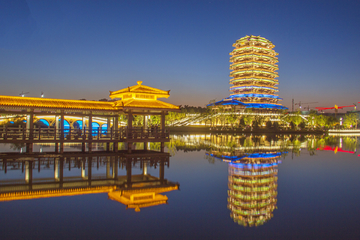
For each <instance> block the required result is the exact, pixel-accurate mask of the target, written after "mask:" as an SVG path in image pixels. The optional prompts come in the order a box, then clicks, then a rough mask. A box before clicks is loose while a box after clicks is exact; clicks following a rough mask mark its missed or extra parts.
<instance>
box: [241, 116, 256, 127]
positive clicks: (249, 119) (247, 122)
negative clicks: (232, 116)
mask: <svg viewBox="0 0 360 240" xmlns="http://www.w3.org/2000/svg"><path fill="white" fill-rule="evenodd" d="M242 120H243V121H244V124H245V126H251V124H252V122H253V121H254V116H252V115H244V117H243V118H242Z"/></svg>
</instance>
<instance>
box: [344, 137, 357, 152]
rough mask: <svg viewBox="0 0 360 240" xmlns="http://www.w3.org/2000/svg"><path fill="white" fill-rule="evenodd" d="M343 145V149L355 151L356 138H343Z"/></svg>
mask: <svg viewBox="0 0 360 240" xmlns="http://www.w3.org/2000/svg"><path fill="white" fill-rule="evenodd" d="M343 144H344V148H345V149H348V150H351V151H356V149H357V137H344V138H343Z"/></svg>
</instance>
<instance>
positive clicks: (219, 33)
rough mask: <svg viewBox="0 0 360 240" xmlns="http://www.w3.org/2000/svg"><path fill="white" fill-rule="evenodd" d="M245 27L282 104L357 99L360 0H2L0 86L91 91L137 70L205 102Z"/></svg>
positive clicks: (214, 93) (98, 93) (223, 87)
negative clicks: (270, 56)
mask: <svg viewBox="0 0 360 240" xmlns="http://www.w3.org/2000/svg"><path fill="white" fill-rule="evenodd" d="M246 35H256V36H259V35H260V36H262V37H265V38H267V39H269V40H270V41H272V42H273V44H275V46H276V47H275V51H276V52H278V53H279V56H278V58H279V70H278V73H279V78H278V80H279V83H280V84H279V85H278V87H279V93H278V94H279V96H280V97H282V98H283V101H282V103H283V104H284V105H285V106H287V107H289V108H291V99H292V98H294V99H295V102H298V101H302V102H319V103H318V104H312V105H310V107H330V106H333V105H334V104H337V105H339V106H341V105H351V104H353V103H357V102H360V96H359V90H360V1H346V0H342V1H340V0H339V1H331V0H327V1H316V0H311V1H306V0H301V1H276V0H274V1H269V0H267V1H240V0H237V1H226V0H224V1H215V0H208V1H196V0H191V1H185V0H179V1H171V0H164V1H90V0H86V1H65V0H61V1H49V0H44V1H40V0H33V1H32V0H28V1H25V0H22V1H21V0H1V1H0V81H1V88H0V95H14V96H18V95H19V93H21V92H22V91H24V92H30V93H29V94H28V95H27V96H29V97H39V96H40V93H41V92H42V91H43V92H44V93H45V97H49V98H67V99H82V98H85V99H88V100H99V99H101V98H108V97H109V92H108V91H109V90H111V91H115V90H118V89H121V88H125V87H127V86H132V85H135V84H136V81H138V80H141V81H143V84H144V85H148V86H152V87H156V88H160V89H163V90H171V92H170V94H171V96H170V98H169V99H167V100H166V101H168V102H171V103H173V104H178V105H194V106H205V105H206V104H207V103H209V101H210V100H212V99H216V100H221V99H222V98H225V97H227V96H229V87H230V85H229V80H230V77H229V73H230V70H229V64H230V63H229V58H230V55H229V53H230V52H231V51H232V50H233V47H232V44H233V43H234V42H235V41H236V40H237V39H239V38H241V37H244V36H246ZM348 110H351V109H348Z"/></svg>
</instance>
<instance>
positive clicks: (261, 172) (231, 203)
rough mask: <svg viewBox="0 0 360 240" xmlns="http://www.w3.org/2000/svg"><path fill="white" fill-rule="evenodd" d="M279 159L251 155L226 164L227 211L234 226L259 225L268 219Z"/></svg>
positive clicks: (275, 194)
mask: <svg viewBox="0 0 360 240" xmlns="http://www.w3.org/2000/svg"><path fill="white" fill-rule="evenodd" d="M280 156H281V153H255V154H250V155H248V156H247V157H245V158H241V160H239V161H236V162H231V163H229V192H228V196H229V197H228V208H229V209H230V211H231V213H230V216H231V218H233V220H234V221H235V222H237V223H238V224H240V225H243V226H250V227H251V226H259V225H262V224H264V223H265V222H266V221H268V220H269V219H271V218H272V216H273V211H274V209H275V208H276V202H277V165H278V158H279V157H280Z"/></svg>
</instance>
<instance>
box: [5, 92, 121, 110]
mask: <svg viewBox="0 0 360 240" xmlns="http://www.w3.org/2000/svg"><path fill="white" fill-rule="evenodd" d="M0 106H8V107H29V108H58V109H80V110H118V109H119V107H118V106H116V107H115V104H114V102H101V101H86V100H68V99H53V98H33V97H13V96H3V95H0Z"/></svg>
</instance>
